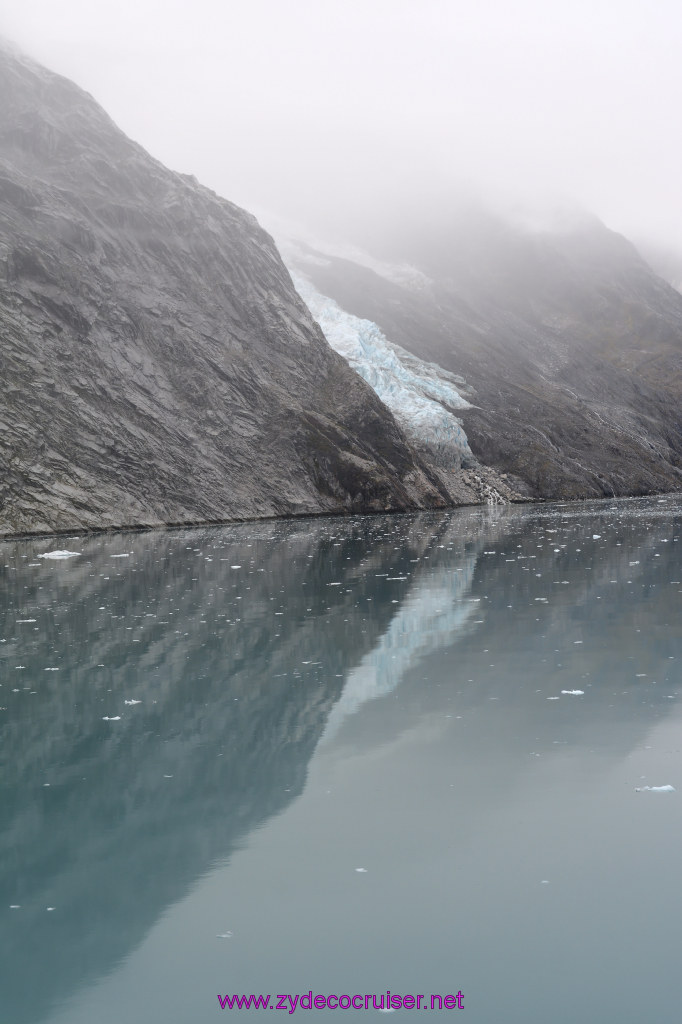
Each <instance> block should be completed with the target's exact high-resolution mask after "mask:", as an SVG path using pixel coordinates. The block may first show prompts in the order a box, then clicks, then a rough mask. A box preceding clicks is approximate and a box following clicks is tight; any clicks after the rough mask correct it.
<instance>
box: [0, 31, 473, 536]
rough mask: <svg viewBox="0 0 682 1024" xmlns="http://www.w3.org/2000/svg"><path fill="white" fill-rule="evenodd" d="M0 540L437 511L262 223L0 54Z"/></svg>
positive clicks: (417, 464)
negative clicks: (27, 534)
mask: <svg viewBox="0 0 682 1024" xmlns="http://www.w3.org/2000/svg"><path fill="white" fill-rule="evenodd" d="M0 93H1V94H2V97H3V103H2V105H1V107H0V211H1V215H0V330H1V331H2V345H1V348H0V360H1V367H0V372H1V373H2V380H3V386H4V396H3V401H2V405H1V406H0V427H1V430H0V457H1V459H2V462H3V465H4V472H3V475H2V480H1V481H0V532H5V533H7V532H21V531H36V530H38V531H54V530H72V529H75V528H98V527H107V526H114V525H116V526H120V525H129V526H132V525H159V524H162V523H179V522H196V521H204V522H205V521H218V520H226V519H234V518H254V517H260V516H270V515H289V514H303V513H308V514H309V513H316V512H337V511H350V510H352V511H365V510H372V509H374V510H379V509H380V510H384V509H393V510H395V509H404V508H417V507H441V506H443V505H446V504H450V503H451V502H452V501H456V500H460V501H461V500H476V495H475V494H474V493H473V492H472V491H471V490H468V489H467V488H466V487H464V488H463V489H461V488H460V490H459V491H458V485H457V484H456V483H455V482H453V481H448V480H447V479H446V480H445V481H443V480H442V479H440V478H439V477H438V476H437V475H435V474H434V473H432V472H431V470H430V469H429V468H428V467H427V466H426V465H425V464H424V463H423V462H421V461H420V459H419V457H418V456H417V455H416V453H415V452H414V451H413V449H412V448H411V447H410V445H409V444H408V443H407V441H406V440H405V437H404V435H403V434H402V432H401V430H400V429H399V428H398V426H397V425H396V423H395V420H394V419H393V417H392V416H391V414H390V413H389V412H388V410H387V409H386V407H385V406H384V405H382V403H381V402H380V401H379V400H378V399H377V398H376V396H375V394H374V393H373V391H372V390H371V389H370V388H369V387H368V386H367V385H366V384H365V383H364V382H363V381H362V380H361V379H360V377H359V376H357V375H356V374H355V373H353V372H352V371H351V370H350V369H349V367H348V365H347V363H346V362H345V361H344V360H343V359H342V358H340V357H339V356H338V355H336V354H335V353H334V352H333V351H332V349H331V348H330V347H329V346H328V345H327V344H326V342H325V340H324V337H323V335H322V334H321V332H320V330H319V327H318V326H317V325H316V324H315V323H314V321H313V320H312V318H311V316H310V314H309V312H308V310H307V309H306V307H305V306H304V305H303V303H302V302H301V300H300V298H299V297H298V295H297V293H296V292H295V290H294V288H293V287H292V284H291V280H290V278H289V275H288V273H287V271H286V269H285V267H284V265H283V264H282V262H281V260H280V258H279V255H278V253H277V251H276V248H275V246H274V243H273V242H272V239H271V238H270V237H269V236H268V235H267V234H266V233H265V232H264V231H263V230H262V229H261V228H260V226H259V225H258V223H257V222H256V220H255V219H254V218H253V217H252V216H251V215H250V214H248V213H246V212H245V211H243V210H241V209H239V208H238V207H236V206H234V205H233V204H232V203H229V202H227V201H226V200H224V199H221V198H220V197H219V196H217V195H216V194H215V193H213V192H211V191H210V190H209V189H207V188H204V187H202V186H201V185H199V184H198V182H197V181H196V180H195V179H193V178H188V177H186V176H184V175H180V174H177V173H175V172H172V171H169V170H167V169H166V168H165V167H164V166H163V165H162V164H160V163H159V162H158V161H156V160H154V159H152V158H151V157H150V156H149V155H148V154H147V153H146V152H145V151H144V150H143V149H142V148H141V147H140V146H138V145H137V144H135V143H133V142H131V141H130V140H129V139H128V138H127V137H126V136H125V135H124V134H123V133H122V132H121V131H119V130H118V129H117V128H116V126H115V125H114V124H113V122H112V121H111V120H110V119H109V117H108V116H107V115H106V114H105V113H104V111H103V110H102V109H101V108H100V107H99V106H98V105H97V104H96V103H95V102H94V101H93V99H92V98H91V97H90V96H89V95H88V94H87V93H85V92H83V91H82V90H80V89H79V88H78V87H77V86H75V85H74V84H72V83H71V82H69V81H68V80H66V79H64V78H61V77H60V76H58V75H55V74H53V73H52V72H50V71H47V70H46V69H44V68H41V67H40V66H39V65H36V64H35V63H33V62H32V61H31V60H29V59H27V58H24V57H23V56H21V55H20V54H18V53H17V52H16V51H14V50H12V49H11V48H7V47H3V48H1V49H0Z"/></svg>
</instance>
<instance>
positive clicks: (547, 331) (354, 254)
mask: <svg viewBox="0 0 682 1024" xmlns="http://www.w3.org/2000/svg"><path fill="white" fill-rule="evenodd" d="M349 241H351V242H353V243H354V245H355V248H353V249H351V248H349V247H348V248H346V249H344V248H342V247H341V248H339V247H338V246H337V247H335V248H334V247H331V246H325V245H321V244H319V243H315V244H313V245H311V244H298V245H292V244H291V243H288V244H286V245H285V246H284V247H283V251H284V252H285V254H286V259H287V261H288V263H289V266H290V267H291V268H292V269H293V270H294V271H295V272H296V273H298V274H299V275H301V277H302V278H303V279H304V281H305V282H306V284H305V285H304V289H303V292H304V294H305V290H306V288H308V289H310V288H312V289H314V291H315V293H316V294H317V295H318V296H326V298H327V301H328V302H332V303H333V304H334V305H335V306H336V307H337V308H338V309H340V310H343V311H345V313H346V315H348V316H352V317H355V318H356V319H358V320H359V321H362V322H364V323H370V324H372V325H373V326H374V328H375V329H376V330H377V331H378V332H380V333H381V335H382V337H383V338H384V339H385V340H386V342H387V343H388V344H389V345H391V346H394V347H395V348H396V350H397V349H400V350H401V351H405V350H406V353H407V354H408V356H409V357H411V358H413V359H414V358H418V359H420V360H422V361H426V362H427V363H428V364H429V365H430V366H431V370H430V371H429V373H431V374H432V373H433V366H434V365H435V366H437V367H440V368H441V371H442V377H443V382H444V383H448V384H449V383H450V382H451V381H452V375H453V374H456V375H458V379H459V380H460V381H462V382H466V385H465V387H464V388H462V387H460V392H461V394H462V395H463V396H464V397H466V402H465V403H464V404H463V405H462V406H461V408H459V409H458V410H457V417H458V419H459V421H460V422H461V425H462V428H463V432H464V434H465V441H466V444H467V445H468V447H469V449H470V451H471V453H473V456H474V457H475V458H476V459H478V460H480V462H481V463H483V464H485V465H487V466H489V467H493V468H494V469H496V470H497V471H499V472H500V473H502V474H504V475H506V478H507V480H508V482H509V483H511V484H513V486H514V487H515V488H516V489H517V490H518V491H520V492H521V493H525V494H527V495H528V496H535V497H541V498H585V497H599V496H605V495H609V496H610V495H636V494H645V493H652V492H658V491H672V490H680V489H682V417H681V416H680V401H681V399H682V295H680V293H679V292H678V291H676V290H675V289H674V288H672V287H671V286H670V285H669V284H668V283H666V282H665V281H664V280H663V279H662V278H661V277H659V276H657V274H656V273H655V272H654V271H653V270H652V269H651V267H650V266H649V265H648V264H647V263H646V262H645V261H644V260H643V259H642V258H641V257H640V255H639V253H638V252H637V250H636V249H635V248H634V246H633V245H631V244H630V243H629V242H628V241H627V240H626V239H625V238H623V237H622V236H620V235H618V234H615V233H614V232H612V231H610V230H608V229H607V228H606V227H604V225H602V224H601V223H600V222H599V221H598V220H596V218H590V217H586V216H583V217H581V218H577V219H574V220H572V221H567V222H564V223H562V224H561V225H557V224H553V225H551V226H550V225H547V224H545V225H540V224H530V223H521V222H519V221H517V222H515V223H512V222H511V221H510V220H508V219H505V218H503V217H502V216H499V215H496V214H492V213H490V212H489V211H488V210H486V209H484V208H482V207H480V208H477V207H473V206H472V207H471V208H470V209H468V210H466V211H459V212H458V213H457V214H453V215H446V214H445V213H443V212H440V213H437V214H436V215H434V216H423V217H420V218H416V219H412V220H410V218H409V217H407V216H405V217H403V218H401V219H400V220H397V219H394V220H393V222H392V224H391V227H390V229H387V228H385V227H384V228H383V229H382V230H374V231H373V233H371V232H370V231H368V232H367V233H366V234H365V236H364V237H362V238H358V237H356V238H354V239H350V240H349ZM318 304H319V299H318ZM389 404H390V403H389ZM394 411H395V410H394Z"/></svg>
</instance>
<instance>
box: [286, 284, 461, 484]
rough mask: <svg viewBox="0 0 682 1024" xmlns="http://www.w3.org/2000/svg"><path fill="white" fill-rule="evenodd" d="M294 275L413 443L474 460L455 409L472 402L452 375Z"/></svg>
mask: <svg viewBox="0 0 682 1024" xmlns="http://www.w3.org/2000/svg"><path fill="white" fill-rule="evenodd" d="M292 279H293V282H294V285H295V287H296V290H297V291H298V293H299V295H300V296H301V298H302V299H303V301H304V302H305V303H306V305H307V306H308V309H309V310H310V312H311V313H312V315H313V317H314V319H315V320H317V322H318V324H319V325H320V327H321V328H322V331H323V333H324V335H325V337H326V339H327V341H328V342H329V344H330V345H331V347H332V348H333V349H335V350H336V351H337V352H338V353H339V354H340V355H342V356H343V357H344V359H346V360H347V362H348V363H349V364H350V365H351V366H352V367H353V369H354V370H355V371H356V372H357V373H359V374H360V376H361V377H363V378H364V379H365V380H366V381H367V383H368V384H369V385H370V386H371V387H372V388H373V389H374V391H375V392H376V393H377V395H378V396H379V398H380V399H381V400H382V402H384V404H385V405H387V406H388V408H389V409H390V410H391V412H392V413H393V415H394V416H395V418H396V420H397V421H398V423H399V424H400V426H401V427H402V428H403V430H404V431H405V433H406V434H407V436H408V437H409V438H410V440H411V441H413V442H416V443H417V444H419V445H423V446H426V447H427V448H428V449H429V452H430V454H431V455H432V456H435V457H436V459H437V461H438V462H440V463H442V464H444V465H446V466H459V465H461V463H462V459H465V460H469V459H473V456H472V453H471V450H470V448H469V442H468V441H467V437H466V434H465V433H464V430H463V428H462V424H461V422H460V420H459V419H458V418H457V416H456V415H455V414H454V412H453V410H454V409H467V408H470V403H469V402H468V401H467V400H466V399H465V398H463V397H462V395H461V394H460V392H459V391H458V389H457V387H456V383H457V380H458V379H457V378H455V376H454V374H450V373H448V372H447V371H446V370H443V369H442V368H441V367H438V366H436V365H435V364H434V363H427V362H424V361H423V360H421V359H418V358H417V357H416V356H413V355H411V354H410V353H408V352H406V351H405V350H404V349H401V348H400V346H398V345H394V344H392V343H391V342H389V341H388V339H387V338H386V336H385V334H384V333H383V332H382V331H381V329H380V328H379V327H378V326H377V324H375V323H373V322H372V321H371V320H363V319H361V318H360V317H357V316H354V315H353V314H352V313H347V312H346V311H345V310H343V309H341V307H340V306H338V305H337V303H336V302H334V300H333V299H330V298H329V297H328V296H326V295H322V294H321V293H320V292H319V291H318V290H317V289H316V288H315V287H314V285H313V284H312V283H311V282H310V281H309V280H308V279H307V278H305V277H304V276H303V275H301V274H300V273H296V272H292ZM462 383H463V382H462Z"/></svg>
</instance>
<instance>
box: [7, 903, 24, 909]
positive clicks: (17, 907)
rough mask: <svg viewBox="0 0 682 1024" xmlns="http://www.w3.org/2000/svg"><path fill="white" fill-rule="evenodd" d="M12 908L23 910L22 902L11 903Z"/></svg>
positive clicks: (10, 907)
mask: <svg viewBox="0 0 682 1024" xmlns="http://www.w3.org/2000/svg"><path fill="white" fill-rule="evenodd" d="M9 909H10V910H21V903H10V905H9Z"/></svg>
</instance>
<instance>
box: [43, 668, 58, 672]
mask: <svg viewBox="0 0 682 1024" xmlns="http://www.w3.org/2000/svg"><path fill="white" fill-rule="evenodd" d="M45 671H46V672H59V669H58V668H46V669H45Z"/></svg>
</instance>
